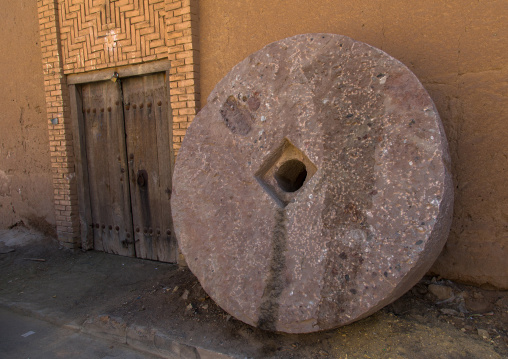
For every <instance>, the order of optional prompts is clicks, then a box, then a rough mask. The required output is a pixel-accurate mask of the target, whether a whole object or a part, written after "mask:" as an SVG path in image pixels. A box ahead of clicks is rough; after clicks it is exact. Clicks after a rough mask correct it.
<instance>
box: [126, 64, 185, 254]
mask: <svg viewBox="0 0 508 359" xmlns="http://www.w3.org/2000/svg"><path fill="white" fill-rule="evenodd" d="M122 82H123V84H122V85H123V98H124V118H125V130H126V143H127V155H128V165H129V176H130V193H131V205H132V221H133V227H134V238H135V246H136V256H137V257H140V258H148V259H153V260H159V261H164V262H175V261H176V254H177V249H176V241H175V239H174V237H173V233H172V228H173V226H172V219H171V207H170V199H171V174H172V168H171V150H170V141H169V117H168V103H167V96H166V79H165V74H164V73H161V74H154V75H148V76H140V77H131V78H127V79H124V80H123V81H122Z"/></svg>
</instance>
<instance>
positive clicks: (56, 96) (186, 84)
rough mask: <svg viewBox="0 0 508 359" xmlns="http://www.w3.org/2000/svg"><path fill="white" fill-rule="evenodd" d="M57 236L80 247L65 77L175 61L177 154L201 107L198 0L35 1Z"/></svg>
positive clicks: (171, 84)
mask: <svg viewBox="0 0 508 359" xmlns="http://www.w3.org/2000/svg"><path fill="white" fill-rule="evenodd" d="M37 7H38V18H39V30H40V38H41V51H42V62H43V63H42V68H43V73H44V90H45V95H46V110H47V123H48V131H49V141H50V153H51V164H52V171H53V187H54V203H55V211H56V224H57V233H58V239H59V241H60V242H61V243H62V245H64V246H65V247H68V248H78V247H80V246H81V239H80V225H81V224H80V219H79V204H78V188H77V181H76V172H75V171H76V170H75V163H76V158H75V154H74V146H73V138H75V137H74V136H76V135H77V134H75V133H73V131H72V126H71V110H70V108H71V106H70V96H69V90H68V85H67V76H69V75H74V74H79V73H93V72H94V71H100V70H104V69H113V68H119V67H127V66H136V65H138V64H144V63H149V62H154V61H158V60H166V61H167V60H169V62H170V69H169V103H170V108H171V112H172V131H170V134H169V136H170V137H171V138H170V141H171V143H172V147H173V150H174V154H175V155H176V154H177V153H178V150H179V149H180V146H181V142H182V140H183V137H184V136H185V132H186V130H187V128H188V127H189V125H190V123H191V122H192V120H193V119H194V116H195V114H196V112H197V110H198V109H199V95H200V89H199V82H198V77H199V76H198V73H199V43H198V20H199V19H198V17H199V16H198V3H197V0H181V1H176V0H117V1H106V2H104V1H96V0H37Z"/></svg>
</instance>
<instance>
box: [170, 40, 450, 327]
mask: <svg viewBox="0 0 508 359" xmlns="http://www.w3.org/2000/svg"><path fill="white" fill-rule="evenodd" d="M449 171H450V158H449V154H448V149H447V142H446V138H445V134H444V131H443V127H442V124H441V121H440V119H439V115H438V113H437V111H436V108H435V107H434V104H433V102H432V100H431V99H430V97H429V95H428V94H427V92H426V91H425V89H424V88H423V86H422V85H421V84H420V82H419V81H418V79H417V78H416V77H415V76H414V75H413V73H411V71H410V70H409V69H407V68H406V67H405V66H404V65H403V64H402V63H400V62H399V61H397V60H395V59H394V58H392V57H390V56H389V55H387V54H386V53H384V52H382V51H380V50H378V49H376V48H374V47H371V46H369V45H366V44H364V43H361V42H357V41H354V40H352V39H350V38H348V37H344V36H339V35H331V34H306V35H299V36H295V37H291V38H287V39H284V40H281V41H278V42H275V43H272V44H270V45H268V46H266V47H265V48H263V49H262V50H260V51H258V52H256V53H254V54H252V55H250V56H249V57H247V58H246V59H245V60H244V61H242V62H241V63H239V64H238V65H237V66H235V67H234V68H233V70H232V71H231V72H230V73H229V74H227V75H226V76H225V77H224V79H222V80H221V81H220V82H219V84H218V85H217V86H216V87H215V89H214V90H213V91H212V93H211V94H210V96H209V98H208V104H207V105H206V106H205V107H204V108H203V109H202V110H201V111H200V112H199V114H198V115H197V116H196V118H195V119H194V121H193V123H192V125H191V126H190V128H189V129H188V131H187V135H186V137H185V139H184V141H183V146H182V148H181V150H180V153H179V155H178V159H177V163H176V169H175V173H174V180H173V184H174V188H173V196H172V211H173V218H174V224H175V230H176V235H177V237H178V241H179V244H180V248H181V251H182V252H183V254H184V255H185V257H186V260H187V263H188V265H189V267H190V269H191V270H192V272H193V273H194V274H195V275H196V277H197V278H198V279H199V281H200V283H201V285H202V286H203V288H204V289H205V291H206V292H207V293H208V294H209V295H210V297H211V298H212V299H213V300H215V302H216V303H217V304H218V305H220V306H221V307H222V308H223V309H224V310H226V311H227V312H229V313H230V314H232V315H233V316H235V317H236V318H238V319H240V320H242V321H244V322H245V323H248V324H251V325H254V326H258V327H260V328H263V329H268V330H275V331H283V332H288V333H304V332H313V331H318V330H324V329H329V328H333V327H337V326H340V325H344V324H347V323H351V322H353V321H355V320H358V319H360V318H363V317H366V316H367V315H369V314H372V313H374V312H375V311H376V310H378V309H380V308H382V307H383V306H385V305H387V304H388V303H390V302H392V301H394V300H395V299H397V298H398V297H400V296H401V295H402V294H403V293H404V292H405V291H407V290H408V289H410V288H411V287H412V286H413V285H414V284H415V283H416V282H417V281H418V280H419V279H420V278H421V277H422V276H423V275H424V274H425V272H426V271H427V270H428V269H429V267H430V266H431V265H432V263H433V262H434V260H435V259H436V257H437V256H438V254H439V252H440V251H441V249H442V247H443V245H444V243H445V241H446V237H447V234H448V231H449V227H450V222H451V214H452V202H453V188H452V181H451V177H450V172H449Z"/></svg>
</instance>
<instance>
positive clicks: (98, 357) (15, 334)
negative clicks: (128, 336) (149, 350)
mask: <svg viewBox="0 0 508 359" xmlns="http://www.w3.org/2000/svg"><path fill="white" fill-rule="evenodd" d="M0 358H5V359H8V358H30V359H56V358H65V359H68V358H73V359H113V358H119V359H150V358H155V357H154V356H153V355H149V354H146V353H140V352H138V351H135V350H133V349H132V348H130V347H128V346H126V345H123V344H119V343H116V342H112V341H105V340H101V339H100V338H97V337H92V336H89V335H84V334H83V333H80V332H77V331H76V330H72V329H67V328H64V327H60V326H56V325H53V324H50V323H48V322H45V321H42V320H39V319H35V318H30V317H26V316H24V315H20V314H16V313H13V312H11V311H8V310H6V309H0Z"/></svg>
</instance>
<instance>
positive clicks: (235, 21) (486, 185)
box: [199, 0, 508, 289]
mask: <svg viewBox="0 0 508 359" xmlns="http://www.w3.org/2000/svg"><path fill="white" fill-rule="evenodd" d="M199 7H200V8H199V16H200V25H199V26H200V29H199V32H200V64H201V73H200V76H201V77H200V79H201V99H202V105H204V104H206V97H207V96H208V94H209V93H210V91H211V90H212V89H213V87H214V86H215V84H216V83H217V82H218V81H219V80H220V79H221V78H222V77H223V76H224V75H225V74H226V73H227V72H228V71H229V70H231V68H232V67H233V66H234V65H235V64H236V63H238V62H239V61H241V60H243V59H244V58H245V57H246V56H248V55H249V54H251V53H252V52H255V51H257V50H259V49H261V48H262V47H263V46H264V45H266V44H268V43H270V42H273V41H277V40H279V39H282V38H285V37H288V36H292V35H296V34H300V33H310V32H325V33H335V34H342V35H346V36H350V37H352V38H353V39H355V40H359V41H363V42H365V43H367V44H370V45H372V46H375V47H377V48H380V49H382V50H384V51H386V52H387V53H388V54H390V55H392V56H393V57H395V58H397V59H398V60H400V61H402V62H403V63H404V64H405V65H406V66H408V67H409V68H410V69H411V70H412V71H413V72H414V73H415V74H416V75H417V76H418V78H419V79H420V80H421V81H422V83H423V85H424V86H425V88H426V89H427V90H428V91H429V93H430V95H431V97H432V99H433V100H434V102H435V103H436V106H437V108H438V110H439V113H440V115H441V118H442V120H443V123H444V126H445V130H446V134H447V136H448V140H449V143H450V151H451V154H452V159H453V174H454V182H455V186H456V191H455V213H454V221H453V225H452V230H451V233H450V237H449V240H448V242H447V245H446V247H445V249H444V251H443V253H442V255H441V257H440V258H439V259H438V261H437V263H436V264H435V266H434V268H433V271H434V272H435V273H438V274H440V275H442V276H443V277H446V278H450V279H455V280H461V281H463V282H470V283H474V284H480V285H486V286H489V285H491V286H497V287H501V288H505V289H508V260H507V258H508V185H506V182H507V179H508V163H507V162H508V140H507V139H508V65H507V64H508V62H507V61H506V59H508V46H507V45H508V41H507V39H508V2H507V1H505V0H494V1H483V0H482V1H466V0H452V1H446V2H445V1H440V0H413V1H407V0H383V1H381V0H377V1H373V0H354V1H352V0H343V1H332V0H329V1H325V0H320V1H304V0H287V1H281V0H270V1H267V0H257V1H235V0H224V1H216V0H201V1H200V3H199Z"/></svg>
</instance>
